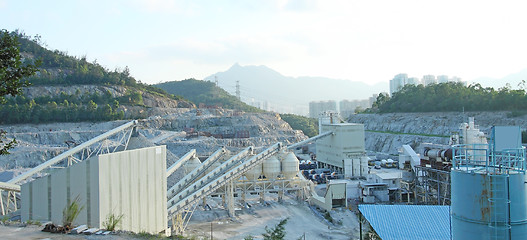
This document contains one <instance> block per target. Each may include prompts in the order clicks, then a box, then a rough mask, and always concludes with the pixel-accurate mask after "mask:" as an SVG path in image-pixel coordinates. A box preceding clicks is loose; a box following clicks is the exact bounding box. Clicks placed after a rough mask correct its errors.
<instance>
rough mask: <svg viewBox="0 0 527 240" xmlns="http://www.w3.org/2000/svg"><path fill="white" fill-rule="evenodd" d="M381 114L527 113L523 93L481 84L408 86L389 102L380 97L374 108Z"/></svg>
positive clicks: (518, 90) (388, 99)
mask: <svg viewBox="0 0 527 240" xmlns="http://www.w3.org/2000/svg"><path fill="white" fill-rule="evenodd" d="M375 107H377V108H378V109H377V110H378V112H381V113H387V112H450V111H458V112H461V111H525V110H527V95H526V94H525V90H524V89H517V90H514V89H511V87H510V86H506V87H503V88H500V89H498V90H494V89H493V88H490V87H487V88H483V87H482V86H481V85H480V84H474V85H470V86H468V87H467V86H465V85H463V84H462V83H455V82H448V83H440V84H431V85H428V86H426V87H425V86H423V85H406V86H404V87H403V88H402V89H401V90H400V91H398V92H396V93H394V94H393V96H392V97H391V98H390V97H388V96H385V95H382V96H381V95H379V97H378V98H377V101H376V102H375V104H374V107H373V108H372V109H374V108H375Z"/></svg>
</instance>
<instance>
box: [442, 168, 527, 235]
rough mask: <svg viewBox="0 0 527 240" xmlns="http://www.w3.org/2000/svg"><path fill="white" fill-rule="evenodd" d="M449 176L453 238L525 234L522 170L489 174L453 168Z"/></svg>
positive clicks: (525, 218) (526, 212)
mask: <svg viewBox="0 0 527 240" xmlns="http://www.w3.org/2000/svg"><path fill="white" fill-rule="evenodd" d="M451 177H452V181H451V183H452V191H451V193H452V195H451V198H452V204H451V212H452V215H451V218H452V225H451V226H452V239H489V240H490V239H524V238H525V236H527V208H526V201H527V199H526V195H525V194H526V190H525V187H526V186H525V185H526V184H525V183H524V180H525V174H524V173H518V172H514V173H510V174H508V175H506V174H494V175H491V174H485V173H484V172H478V171H477V170H475V171H460V170H452V172H451ZM507 189H508V191H507ZM509 219H510V220H509ZM509 234H510V237H509Z"/></svg>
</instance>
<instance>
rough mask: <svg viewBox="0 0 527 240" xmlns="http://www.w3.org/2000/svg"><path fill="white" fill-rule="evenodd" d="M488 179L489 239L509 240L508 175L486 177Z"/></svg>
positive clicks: (509, 202)
mask: <svg viewBox="0 0 527 240" xmlns="http://www.w3.org/2000/svg"><path fill="white" fill-rule="evenodd" d="M487 177H488V179H489V190H490V191H489V193H490V196H491V197H490V198H489V199H488V201H489V210H490V219H489V228H488V229H489V237H490V239H496V240H498V239H503V240H509V239H510V236H511V235H510V234H511V219H510V205H511V201H510V196H509V175H508V174H497V175H487Z"/></svg>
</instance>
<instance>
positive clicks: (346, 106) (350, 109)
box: [339, 95, 377, 118]
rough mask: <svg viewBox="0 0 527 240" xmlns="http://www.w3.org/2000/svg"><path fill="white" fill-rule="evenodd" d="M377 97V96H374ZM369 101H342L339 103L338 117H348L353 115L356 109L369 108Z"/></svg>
mask: <svg viewBox="0 0 527 240" xmlns="http://www.w3.org/2000/svg"><path fill="white" fill-rule="evenodd" d="M375 96H377V95H375ZM370 101H371V100H370V99H364V100H342V101H340V102H339V109H340V116H342V117H345V118H347V117H349V116H350V115H351V114H354V113H355V110H357V108H361V109H366V108H369V107H371V103H370Z"/></svg>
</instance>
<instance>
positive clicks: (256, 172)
mask: <svg viewBox="0 0 527 240" xmlns="http://www.w3.org/2000/svg"><path fill="white" fill-rule="evenodd" d="M260 175H262V164H261V163H260V164H258V165H256V167H254V168H252V169H251V170H249V171H247V172H245V177H246V178H247V180H251V181H252V180H257V179H258V177H260Z"/></svg>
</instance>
